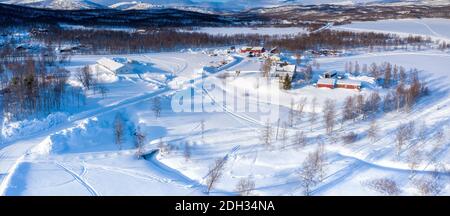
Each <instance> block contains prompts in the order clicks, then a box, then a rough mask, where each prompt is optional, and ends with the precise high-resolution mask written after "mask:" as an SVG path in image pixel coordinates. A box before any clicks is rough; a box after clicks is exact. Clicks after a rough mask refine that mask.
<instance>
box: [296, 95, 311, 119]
mask: <svg viewBox="0 0 450 216" xmlns="http://www.w3.org/2000/svg"><path fill="white" fill-rule="evenodd" d="M307 101H308V98H306V97H303V98H300V100H299V102H298V104H297V110H296V111H297V112H296V115H295V116H296V121H297V122H301V121H302V117H303V110H304V109H305V106H306V102H307Z"/></svg>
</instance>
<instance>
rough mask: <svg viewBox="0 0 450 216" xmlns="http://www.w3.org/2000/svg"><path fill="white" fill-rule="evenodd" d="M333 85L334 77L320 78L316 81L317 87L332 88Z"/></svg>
mask: <svg viewBox="0 0 450 216" xmlns="http://www.w3.org/2000/svg"><path fill="white" fill-rule="evenodd" d="M335 86H336V79H330V78H322V79H319V80H318V81H317V88H330V89H333V88H334V87H335Z"/></svg>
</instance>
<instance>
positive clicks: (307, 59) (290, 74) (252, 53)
mask: <svg viewBox="0 0 450 216" xmlns="http://www.w3.org/2000/svg"><path fill="white" fill-rule="evenodd" d="M63 51H64V49H63V50H61V52H63ZM204 53H206V54H208V55H209V56H211V57H223V59H222V60H217V61H211V62H210V63H209V65H207V67H210V68H215V69H218V68H220V67H222V66H224V65H227V64H229V63H230V62H232V61H233V56H234V55H237V56H239V57H242V58H247V59H255V60H257V61H259V62H260V63H261V65H262V66H261V70H260V71H259V74H262V76H268V77H271V78H274V79H275V78H278V79H279V80H280V82H281V83H282V86H284V85H288V86H296V85H294V84H295V83H302V84H307V85H312V86H315V87H316V88H326V89H330V90H332V89H335V88H339V89H349V90H356V91H361V89H362V87H363V81H361V80H358V77H355V76H351V77H349V76H348V75H346V74H345V73H339V72H337V71H336V70H326V71H324V72H321V70H314V71H316V72H315V73H314V72H313V69H312V67H311V66H310V64H315V63H314V62H313V61H314V60H313V59H315V58H317V57H326V56H335V55H337V53H339V51H334V50H324V49H322V50H320V51H317V52H316V51H307V52H305V53H304V55H298V54H297V55H295V56H292V57H289V55H288V54H286V55H285V54H284V53H282V52H281V51H280V50H279V49H278V48H277V47H275V48H272V49H266V48H264V47H251V46H243V47H241V48H236V47H235V46H232V47H230V48H228V49H226V50H217V49H216V50H213V51H204ZM311 62H313V63H311ZM140 64H141V63H140V62H138V61H136V60H133V61H130V60H127V59H120V58H119V59H118V58H106V57H104V58H101V59H99V60H97V62H96V64H94V65H91V66H92V67H93V70H94V71H98V72H101V73H105V72H106V73H112V74H127V73H130V72H132V71H145V67H142V65H141V68H137V67H139V65H140ZM264 70H266V71H264ZM227 72H228V73H229V74H234V76H236V77H237V76H239V75H240V74H241V73H246V72H255V71H241V70H236V71H227ZM286 80H287V82H289V83H288V84H286V83H285V82H286ZM301 86H304V85H301ZM289 89H290V87H289V88H285V90H289Z"/></svg>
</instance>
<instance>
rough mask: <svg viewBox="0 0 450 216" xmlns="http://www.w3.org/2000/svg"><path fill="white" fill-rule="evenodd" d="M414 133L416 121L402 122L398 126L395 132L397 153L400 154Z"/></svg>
mask: <svg viewBox="0 0 450 216" xmlns="http://www.w3.org/2000/svg"><path fill="white" fill-rule="evenodd" d="M412 134H414V122H410V123H408V124H402V125H399V126H398V127H397V129H396V132H395V140H396V143H397V155H400V153H401V150H402V147H403V146H404V145H405V144H406V141H408V140H409V139H410V136H412Z"/></svg>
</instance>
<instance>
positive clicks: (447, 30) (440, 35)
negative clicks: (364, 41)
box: [333, 18, 450, 41]
mask: <svg viewBox="0 0 450 216" xmlns="http://www.w3.org/2000/svg"><path fill="white" fill-rule="evenodd" d="M333 29H336V30H351V31H373V32H381V33H392V34H399V35H403V36H408V35H421V36H428V37H431V38H432V39H435V40H446V41H450V21H449V20H448V19H438V18H425V19H399V20H380V21H373V22H353V23H351V24H347V25H341V26H335V27H333Z"/></svg>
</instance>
